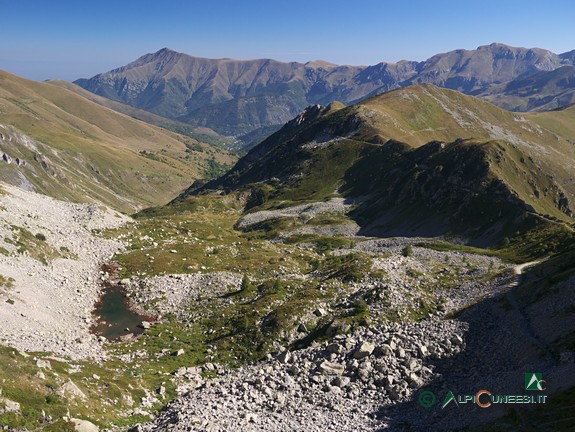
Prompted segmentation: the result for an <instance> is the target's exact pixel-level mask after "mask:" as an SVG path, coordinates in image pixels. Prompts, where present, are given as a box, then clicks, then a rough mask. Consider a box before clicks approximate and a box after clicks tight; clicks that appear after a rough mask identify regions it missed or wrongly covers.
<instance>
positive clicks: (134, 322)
mask: <svg viewBox="0 0 575 432" xmlns="http://www.w3.org/2000/svg"><path fill="white" fill-rule="evenodd" d="M94 314H95V315H96V316H97V317H99V318H98V321H97V325H95V326H94V327H93V328H92V331H93V332H94V333H95V334H97V335H99V336H104V337H106V338H107V339H109V340H117V339H119V338H120V337H121V336H125V335H127V334H130V333H131V334H133V335H137V334H140V333H143V332H144V329H143V328H142V327H141V326H140V325H141V323H142V321H147V320H149V317H146V316H141V315H138V314H137V313H135V312H133V311H132V310H130V308H129V302H128V297H127V296H126V293H125V291H124V289H123V288H121V287H119V286H117V285H108V286H106V288H104V290H103V291H102V295H101V296H100V300H99V301H98V302H97V303H96V306H95V309H94Z"/></svg>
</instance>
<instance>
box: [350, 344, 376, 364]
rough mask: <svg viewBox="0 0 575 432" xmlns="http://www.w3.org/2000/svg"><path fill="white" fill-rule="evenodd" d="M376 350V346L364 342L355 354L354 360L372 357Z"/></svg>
mask: <svg viewBox="0 0 575 432" xmlns="http://www.w3.org/2000/svg"><path fill="white" fill-rule="evenodd" d="M374 349H375V345H374V344H372V343H370V342H363V343H362V344H361V345H360V346H359V347H358V348H357V349H356V350H355V352H354V353H353V358H354V359H358V360H361V359H363V358H365V357H368V356H370V355H371V353H372V352H373V350H374Z"/></svg>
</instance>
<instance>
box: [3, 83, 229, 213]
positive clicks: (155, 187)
mask: <svg viewBox="0 0 575 432" xmlns="http://www.w3.org/2000/svg"><path fill="white" fill-rule="evenodd" d="M0 134H1V135H0V152H2V155H3V160H2V161H0V164H1V169H0V179H1V180H3V181H6V182H8V183H11V184H14V185H17V186H21V187H23V188H25V189H28V190H34V191H37V192H41V193H44V194H47V195H50V196H53V197H57V198H61V199H68V200H72V201H90V200H98V201H100V202H103V203H106V204H109V205H111V206H112V207H115V208H117V209H121V210H123V211H133V210H135V209H139V208H142V207H145V206H150V205H157V204H162V203H165V202H167V201H168V200H169V199H170V197H172V196H175V195H177V194H178V192H179V191H181V189H182V188H183V187H184V186H185V185H187V184H189V183H190V181H191V180H193V179H198V178H205V177H206V173H207V172H208V171H213V168H214V166H216V165H217V166H223V165H226V164H230V163H231V162H232V161H233V158H232V157H231V156H230V155H229V154H228V153H227V152H225V151H223V150H221V149H217V148H214V147H212V146H210V145H208V144H205V143H200V142H198V141H196V140H194V139H193V138H190V137H185V136H182V135H178V134H176V133H172V132H169V131H166V130H165V129H160V128H158V127H154V126H151V125H149V124H146V123H144V122H142V121H138V120H135V119H133V118H131V117H128V116H126V115H123V114H119V113H117V112H116V111H113V110H111V109H108V108H104V107H102V106H100V105H97V104H95V103H93V102H90V101H89V100H87V99H85V98H83V97H80V96H78V95H77V94H74V93H72V92H70V91H68V90H65V89H62V88H60V87H57V86H55V85H51V84H47V83H37V82H33V81H28V80H24V79H21V78H18V77H16V76H14V75H11V74H8V73H6V72H0ZM212 175H213V174H212Z"/></svg>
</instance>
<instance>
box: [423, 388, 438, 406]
mask: <svg viewBox="0 0 575 432" xmlns="http://www.w3.org/2000/svg"><path fill="white" fill-rule="evenodd" d="M436 400H437V398H436V397H435V393H433V392H432V391H429V390H424V391H422V392H421V393H419V405H421V406H422V407H423V408H430V407H432V406H433V404H434V403H435V401H436Z"/></svg>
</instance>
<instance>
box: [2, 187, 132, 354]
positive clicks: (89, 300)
mask: <svg viewBox="0 0 575 432" xmlns="http://www.w3.org/2000/svg"><path fill="white" fill-rule="evenodd" d="M1 187H2V189H3V190H4V191H6V192H7V194H5V195H0V246H1V247H2V248H3V249H4V250H5V251H6V253H7V254H8V255H6V254H3V253H0V275H2V276H4V277H5V278H12V279H13V283H12V286H11V287H10V288H3V289H1V290H0V343H1V344H4V345H9V346H13V347H15V348H17V349H19V350H22V351H48V352H52V353H54V354H55V355H61V356H69V357H71V358H73V359H79V358H88V357H90V358H99V357H101V356H102V355H103V351H102V347H101V344H100V343H99V342H98V340H97V338H96V337H95V336H94V335H92V334H91V333H90V331H89V327H90V325H91V324H92V309H93V306H94V303H95V302H96V300H97V297H98V293H99V291H100V289H101V287H100V285H99V283H98V279H99V278H100V277H101V275H100V273H99V265H100V264H101V263H103V262H106V261H107V260H109V259H110V258H111V257H112V256H113V255H114V253H115V252H117V251H119V250H121V248H122V245H121V244H119V243H118V242H116V241H111V240H106V239H102V238H99V237H95V236H93V235H92V230H93V229H102V228H109V227H117V226H119V225H121V224H123V223H126V221H127V220H128V218H127V217H125V216H122V215H121V214H119V213H117V212H115V211H113V210H110V209H107V208H105V207H98V206H96V205H88V204H72V203H66V202H62V201H57V200H54V199H51V198H49V197H46V196H44V195H39V194H36V193H33V192H28V191H24V190H22V189H19V188H16V187H12V186H9V185H6V184H2V185H1ZM13 227H20V228H23V229H24V230H26V232H28V233H30V234H32V235H36V234H41V235H43V236H45V241H43V243H45V244H46V248H47V249H49V250H50V251H52V252H53V253H54V254H60V255H64V256H68V258H63V257H58V258H53V259H51V258H48V259H47V261H46V262H47V263H46V264H44V263H42V262H40V261H38V260H37V259H35V258H33V257H32V256H31V255H34V250H32V249H33V245H28V248H27V249H29V250H24V249H25V247H24V248H22V247H21V246H22V245H20V247H21V249H20V251H18V247H19V246H18V245H17V244H14V243H17V241H20V242H21V243H22V244H23V245H24V246H26V239H25V238H24V237H25V234H22V231H21V230H16V231H15V230H14V228H13ZM6 239H9V240H10V241H6ZM63 251H65V252H63Z"/></svg>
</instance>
